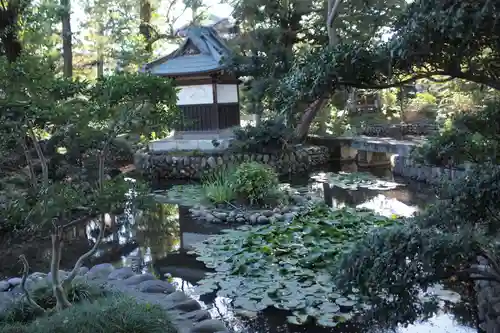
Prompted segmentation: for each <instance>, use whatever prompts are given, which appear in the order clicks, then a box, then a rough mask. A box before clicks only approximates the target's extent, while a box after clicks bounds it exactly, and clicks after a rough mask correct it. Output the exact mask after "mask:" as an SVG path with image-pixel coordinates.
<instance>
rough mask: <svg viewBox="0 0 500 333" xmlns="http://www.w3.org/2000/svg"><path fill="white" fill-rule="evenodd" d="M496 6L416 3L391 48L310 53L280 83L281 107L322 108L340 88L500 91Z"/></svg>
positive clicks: (352, 46)
mask: <svg viewBox="0 0 500 333" xmlns="http://www.w3.org/2000/svg"><path fill="white" fill-rule="evenodd" d="M498 6H499V4H498V2H495V1H487V0H482V1H477V2H476V1H447V2H441V1H438V0H420V1H415V2H413V3H412V4H410V5H409V6H408V8H407V9H406V10H405V11H404V12H403V13H402V14H401V15H400V16H399V17H398V19H397V21H396V23H395V24H394V25H393V26H392V36H391V37H390V38H389V40H388V41H387V42H383V41H381V40H372V41H362V40H361V41H356V42H350V43H344V42H341V43H339V44H338V45H336V46H335V47H326V48H324V49H322V50H311V52H309V54H308V55H307V56H305V57H304V58H303V59H301V60H300V62H296V64H295V66H294V67H293V69H292V70H291V71H290V72H289V75H287V77H286V78H285V79H284V80H282V84H281V85H280V87H279V89H278V91H277V96H279V98H278V101H279V105H281V106H282V107H283V108H284V112H289V110H290V109H292V108H293V107H294V106H295V105H296V104H297V103H299V102H302V101H304V100H308V101H310V102H311V103H312V105H314V104H315V103H316V104H317V103H320V102H321V101H322V100H324V99H326V98H329V97H330V96H331V95H332V94H333V93H334V92H335V91H336V90H337V89H338V88H339V87H354V88H361V89H363V88H368V89H382V88H388V87H399V86H401V85H402V84H405V83H409V82H412V81H415V80H417V79H421V78H428V77H432V76H436V75H441V76H448V77H450V78H460V79H465V80H469V81H472V82H476V83H480V84H484V85H487V86H490V87H492V88H497V89H498V87H500V84H499V81H498V71H499V67H498V63H499V62H500V55H499V53H498V52H499V50H500V37H499V35H498V29H497V27H496V23H495V22H497V21H498V17H497V16H498V14H497V13H498V10H499V8H498ZM470 27H472V28H470ZM443 31H445V32H446V33H443ZM311 113H312V115H311V117H309V118H308V119H307V120H309V119H314V116H315V115H316V114H317V110H316V111H314V110H313V111H312V112H311ZM309 124H310V123H308V122H307V121H304V122H303V124H301V125H300V126H298V127H297V136H298V137H299V138H303V137H304V136H305V135H306V134H307V130H308V128H309ZM299 129H300V130H299Z"/></svg>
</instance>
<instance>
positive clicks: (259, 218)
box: [189, 194, 323, 225]
mask: <svg viewBox="0 0 500 333" xmlns="http://www.w3.org/2000/svg"><path fill="white" fill-rule="evenodd" d="M291 199H292V203H291V204H289V205H285V206H280V207H275V208H268V209H258V210H257V209H255V210H243V209H221V208H209V207H205V206H202V205H197V206H195V207H192V208H190V209H189V212H190V213H191V215H192V216H193V217H194V218H195V219H197V220H202V221H206V222H210V223H217V224H231V223H238V224H251V225H260V224H267V223H270V222H274V221H286V222H289V221H291V220H292V219H293V218H294V216H295V215H297V214H298V213H299V212H301V211H304V210H305V209H307V207H309V206H310V205H312V204H314V203H315V202H321V201H323V199H322V198H320V197H317V196H315V195H313V194H307V195H300V194H295V195H293V196H292V197H291Z"/></svg>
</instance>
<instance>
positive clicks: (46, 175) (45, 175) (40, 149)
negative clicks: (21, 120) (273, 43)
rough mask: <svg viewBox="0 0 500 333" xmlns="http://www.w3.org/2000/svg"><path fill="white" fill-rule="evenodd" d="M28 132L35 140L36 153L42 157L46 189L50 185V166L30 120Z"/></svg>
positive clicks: (44, 186) (44, 187)
mask: <svg viewBox="0 0 500 333" xmlns="http://www.w3.org/2000/svg"><path fill="white" fill-rule="evenodd" d="M28 134H29V136H30V138H31V140H32V141H33V145H34V146H35V150H36V154H37V155H38V158H39V159H40V163H41V164H42V186H43V189H44V190H46V189H47V187H49V168H48V166H47V160H46V159H45V155H44V154H43V151H42V147H40V143H39V142H38V139H37V137H36V135H35V131H33V127H32V125H31V124H30V123H29V121H28Z"/></svg>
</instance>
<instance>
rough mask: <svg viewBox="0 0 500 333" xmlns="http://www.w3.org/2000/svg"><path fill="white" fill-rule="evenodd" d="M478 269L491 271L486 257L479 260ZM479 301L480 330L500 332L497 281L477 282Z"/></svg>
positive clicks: (499, 304) (499, 290) (499, 291)
mask: <svg viewBox="0 0 500 333" xmlns="http://www.w3.org/2000/svg"><path fill="white" fill-rule="evenodd" d="M477 262H478V265H477V268H478V269H479V270H481V271H484V272H488V271H489V266H490V265H489V263H488V260H487V259H486V258H484V257H481V256H480V257H478V258H477ZM474 284H475V289H476V299H477V312H478V314H477V317H478V326H479V328H480V329H481V330H482V331H484V332H486V333H499V332H500V311H499V310H500V284H499V283H497V282H495V281H487V280H477V281H475V283H474Z"/></svg>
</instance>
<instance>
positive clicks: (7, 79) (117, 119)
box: [0, 55, 178, 230]
mask: <svg viewBox="0 0 500 333" xmlns="http://www.w3.org/2000/svg"><path fill="white" fill-rule="evenodd" d="M0 63H1V64H2V66H0V67H1V70H0V82H3V83H4V85H2V86H5V87H6V88H5V89H4V90H5V91H4V94H3V95H2V96H1V98H0V109H1V110H3V111H2V112H1V113H0V120H1V126H0V137H2V138H11V139H12V138H14V140H13V141H12V140H11V142H10V143H9V145H5V146H2V147H1V148H3V149H5V150H6V152H7V154H9V153H10V152H12V151H16V152H17V151H18V148H19V147H20V148H21V151H22V152H23V153H24V156H25V159H24V161H23V164H22V165H19V166H17V169H16V170H15V171H16V172H19V171H20V169H21V168H25V170H26V171H23V172H26V174H27V175H28V174H29V175H30V180H31V181H30V182H29V184H26V186H25V188H20V187H19V184H18V186H17V188H15V189H9V190H8V191H4V192H3V195H5V196H6V197H5V198H4V199H2V201H5V202H6V203H5V204H2V205H1V206H0V211H1V212H2V218H1V219H0V225H1V227H0V228H2V229H4V230H12V229H15V228H23V227H28V226H33V225H39V226H42V225H46V223H47V222H54V221H57V222H59V223H60V225H64V224H65V223H67V222H70V221H72V220H73V219H75V218H76V219H77V218H81V217H82V216H83V215H93V214H99V213H102V212H121V211H123V209H124V205H125V203H126V202H127V200H128V199H129V196H128V194H127V192H128V191H129V189H130V183H128V182H126V181H125V180H124V179H123V177H114V178H113V177H111V176H116V173H117V171H116V170H114V171H113V170H111V167H112V166H113V164H115V168H116V163H115V162H118V166H120V164H121V163H122V161H123V159H124V160H125V162H126V160H128V161H130V159H131V157H132V152H131V151H130V148H129V147H126V144H125V143H123V142H120V141H118V140H117V139H116V138H117V137H118V136H119V135H121V134H135V135H138V136H141V135H142V136H146V137H149V136H150V135H151V133H153V132H155V133H162V132H164V131H167V130H169V129H170V128H171V127H172V126H173V123H174V122H175V119H176V115H177V111H178V109H177V106H176V98H177V96H176V89H175V88H174V86H173V83H172V82H171V81H170V80H168V79H165V78H161V77H158V76H151V75H147V74H126V73H123V74H119V75H113V76H106V77H103V78H101V79H99V80H98V81H96V82H92V83H91V82H86V81H82V80H70V79H67V78H60V77H58V76H56V75H54V73H53V68H52V67H51V66H52V65H53V62H51V61H50V59H46V58H41V57H36V56H31V55H26V56H23V57H21V58H20V59H19V60H18V61H17V62H15V63H7V62H6V61H5V59H4V58H0ZM37 133H45V134H46V136H47V137H48V139H47V140H46V141H45V143H42V142H41V140H40V134H37ZM37 146H38V147H37ZM36 148H40V149H39V150H37V149H36ZM16 149H17V150H16ZM117 153H120V154H121V153H123V155H125V156H123V159H122V157H121V156H116V154H117ZM111 154H115V156H110V155H111ZM113 159H114V160H113ZM42 161H45V162H46V167H47V168H46V169H47V170H45V169H44V165H43V163H42ZM101 161H102V162H103V165H101ZM110 162H111V163H110ZM108 178H112V179H108ZM101 183H102V184H101ZM19 193H20V195H19ZM141 195H142V192H141ZM138 197H139V196H137V197H136V198H138ZM82 198H83V199H82Z"/></svg>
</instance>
